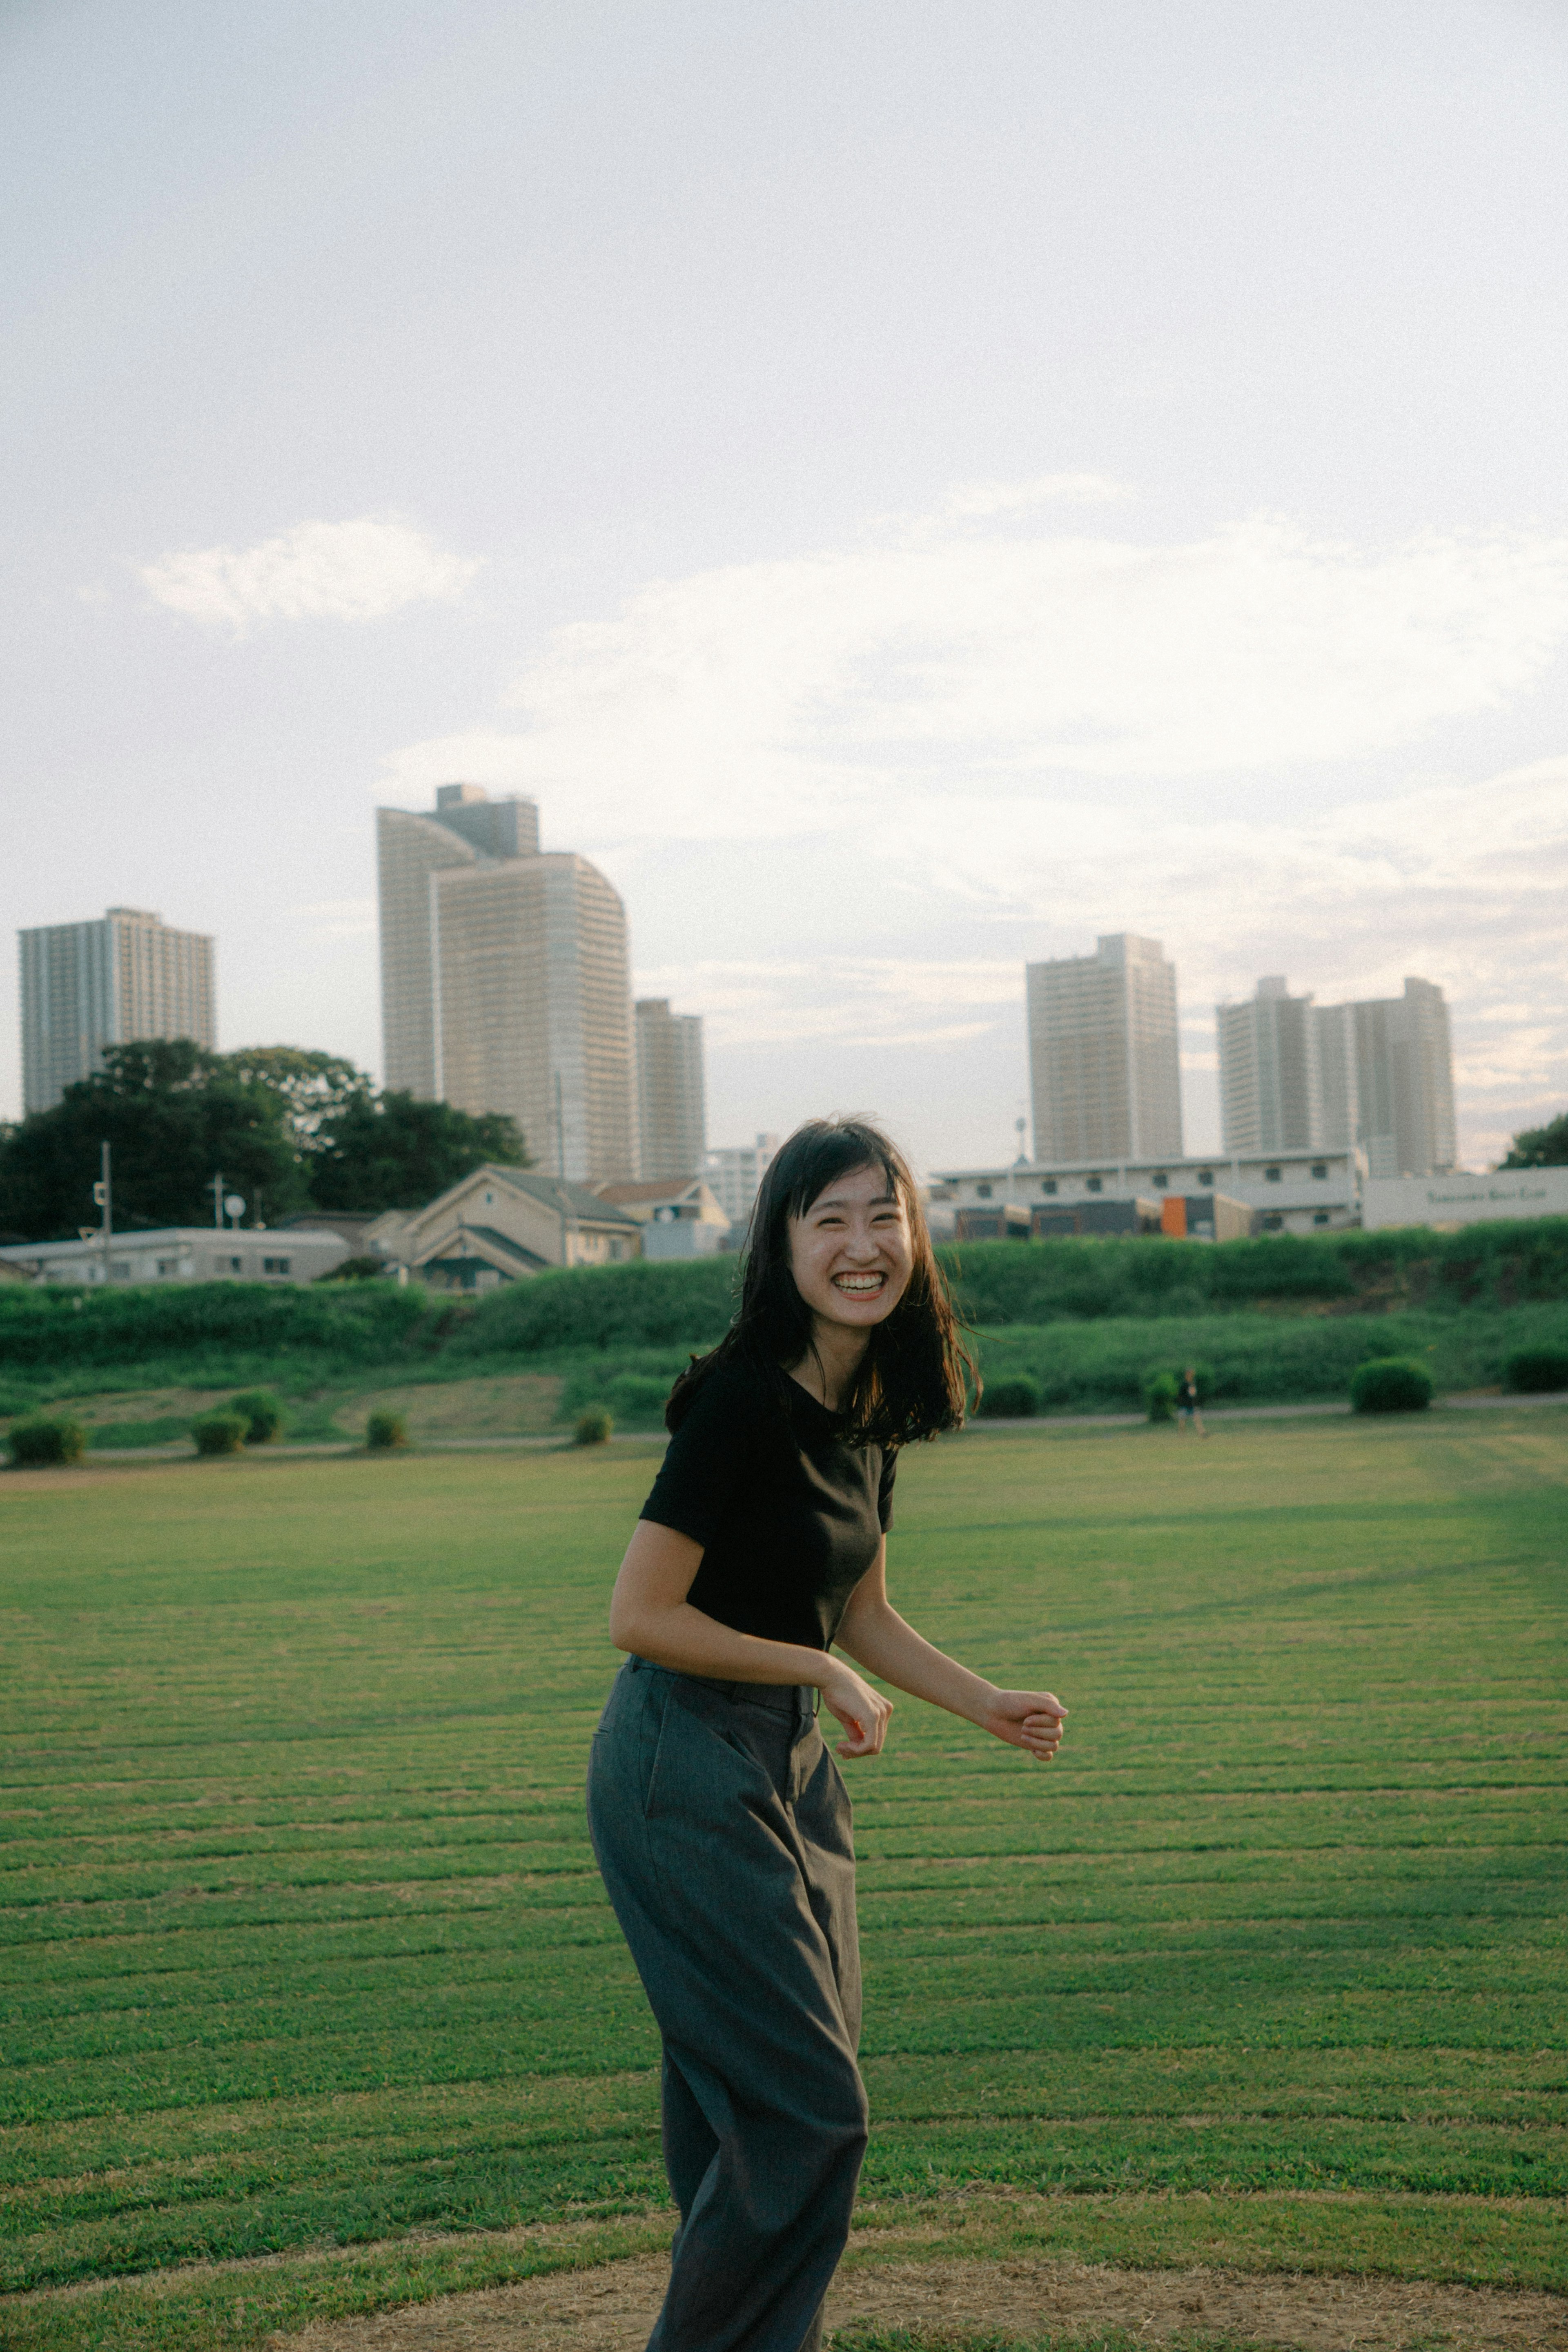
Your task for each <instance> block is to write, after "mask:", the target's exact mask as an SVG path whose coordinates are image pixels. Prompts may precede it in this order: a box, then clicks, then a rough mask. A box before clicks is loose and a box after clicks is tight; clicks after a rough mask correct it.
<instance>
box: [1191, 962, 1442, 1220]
mask: <svg viewBox="0 0 1568 2352" xmlns="http://www.w3.org/2000/svg"><path fill="white" fill-rule="evenodd" d="M1215 1019H1216V1024H1217V1026H1218V1032H1219V1098H1220V1117H1221V1120H1222V1123H1223V1129H1224V1136H1225V1149H1226V1150H1227V1151H1301V1150H1307V1151H1348V1150H1352V1149H1353V1148H1354V1146H1356V1145H1359V1146H1360V1147H1361V1149H1362V1150H1364V1152H1365V1154H1366V1164H1367V1170H1368V1172H1369V1173H1370V1174H1371V1175H1374V1176H1441V1175H1446V1174H1447V1173H1448V1171H1449V1170H1451V1169H1452V1167H1453V1165H1454V1162H1455V1160H1456V1158H1457V1157H1458V1146H1457V1142H1456V1139H1455V1132H1454V1075H1453V1064H1452V1055H1451V1051H1450V1045H1449V1037H1448V1006H1447V1004H1446V1003H1444V1001H1443V992H1442V990H1441V989H1440V988H1437V987H1435V986H1434V985H1433V983H1432V982H1430V981H1428V980H1407V981H1406V983H1405V992H1404V994H1403V995H1402V996H1381V997H1365V998H1363V999H1362V1000H1361V1001H1360V1002H1359V1003H1351V1004H1314V1003H1312V998H1311V997H1310V996H1291V994H1290V993H1289V992H1288V991H1287V989H1286V987H1285V983H1284V982H1283V981H1282V980H1260V982H1258V988H1257V993H1256V995H1255V996H1253V997H1252V998H1251V1000H1250V1001H1249V1003H1245V1004H1221V1005H1218V1006H1217V1007H1216V1008H1215Z"/></svg>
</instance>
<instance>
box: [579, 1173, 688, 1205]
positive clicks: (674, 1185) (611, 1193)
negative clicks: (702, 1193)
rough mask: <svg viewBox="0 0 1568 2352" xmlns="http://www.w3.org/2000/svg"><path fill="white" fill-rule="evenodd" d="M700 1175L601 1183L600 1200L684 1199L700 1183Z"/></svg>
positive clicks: (645, 1200) (644, 1200)
mask: <svg viewBox="0 0 1568 2352" xmlns="http://www.w3.org/2000/svg"><path fill="white" fill-rule="evenodd" d="M701 1181H702V1179H701V1177H700V1176H676V1177H674V1178H672V1179H670V1180H668V1181H665V1182H664V1183H663V1184H601V1186H600V1187H599V1198H600V1199H601V1201H624V1202H628V1203H630V1202H632V1201H643V1202H647V1201H684V1200H685V1198H686V1195H687V1194H688V1193H689V1192H695V1191H696V1189H697V1187H698V1185H699V1184H700V1183H701Z"/></svg>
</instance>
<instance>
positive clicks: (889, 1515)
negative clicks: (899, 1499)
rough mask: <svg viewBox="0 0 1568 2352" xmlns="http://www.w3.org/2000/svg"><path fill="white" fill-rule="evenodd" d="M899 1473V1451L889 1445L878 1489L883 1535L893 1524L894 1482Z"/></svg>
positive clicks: (878, 1507) (877, 1502) (877, 1511)
mask: <svg viewBox="0 0 1568 2352" xmlns="http://www.w3.org/2000/svg"><path fill="white" fill-rule="evenodd" d="M897 1475H898V1452H897V1448H896V1447H894V1446H891V1445H890V1446H889V1447H888V1449H887V1452H886V1453H885V1454H883V1457H882V1478H881V1482H880V1484H879V1485H878V1486H877V1490H876V1515H877V1517H878V1518H879V1519H880V1520H881V1522H882V1530H883V1535H885V1534H886V1533H887V1530H888V1528H890V1527H892V1525H893V1482H894V1479H895V1478H896V1477H897Z"/></svg>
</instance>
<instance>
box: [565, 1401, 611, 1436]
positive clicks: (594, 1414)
mask: <svg viewBox="0 0 1568 2352" xmlns="http://www.w3.org/2000/svg"><path fill="white" fill-rule="evenodd" d="M614 1427H615V1423H614V1421H613V1419H612V1416H611V1415H610V1414H609V1413H608V1412H606V1411H605V1409H604V1407H603V1406H602V1405H601V1404H591V1405H590V1406H589V1408H588V1411H587V1412H584V1413H580V1414H579V1415H578V1420H577V1427H576V1428H575V1429H574V1430H573V1431H572V1433H571V1442H572V1444H574V1445H602V1444H604V1443H605V1440H606V1439H607V1438H608V1437H609V1436H610V1433H611V1432H612V1430H613V1429H614Z"/></svg>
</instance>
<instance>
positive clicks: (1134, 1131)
mask: <svg viewBox="0 0 1568 2352" xmlns="http://www.w3.org/2000/svg"><path fill="white" fill-rule="evenodd" d="M1026 978H1027V986H1028V997H1029V1049H1030V1092H1031V1095H1032V1097H1033V1108H1034V1155H1035V1158H1036V1159H1037V1160H1129V1159H1131V1160H1136V1159H1144V1158H1149V1157H1160V1158H1165V1157H1169V1158H1170V1159H1173V1160H1179V1159H1180V1158H1181V1156H1182V1130H1181V1063H1180V1056H1179V1053H1178V1048H1177V1037H1176V966H1175V965H1174V964H1171V963H1167V962H1166V957H1165V951H1164V950H1163V949H1162V947H1161V945H1160V942H1159V941H1158V940H1145V939H1139V938H1137V937H1136V936H1134V933H1132V932H1130V931H1119V932H1115V933H1113V934H1110V935H1108V936H1107V937H1105V938H1103V939H1102V940H1100V941H1099V942H1098V945H1097V947H1096V949H1095V952H1094V953H1093V954H1092V956H1064V957H1061V958H1059V959H1057V960H1056V961H1052V962H1050V963H1031V964H1030V965H1029V966H1028V967H1027V969H1026Z"/></svg>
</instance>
